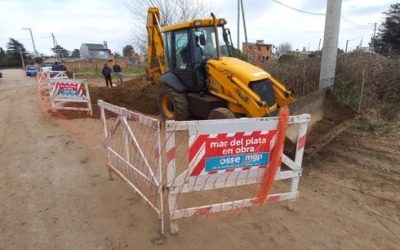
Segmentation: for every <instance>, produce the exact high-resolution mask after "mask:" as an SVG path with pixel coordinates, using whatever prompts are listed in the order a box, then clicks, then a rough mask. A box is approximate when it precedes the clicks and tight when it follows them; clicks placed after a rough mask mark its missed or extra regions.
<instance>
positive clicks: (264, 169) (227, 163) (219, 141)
mask: <svg viewBox="0 0 400 250" xmlns="http://www.w3.org/2000/svg"><path fill="white" fill-rule="evenodd" d="M98 106H99V107H100V111H101V118H102V123H103V128H104V148H105V150H106V152H107V155H108V167H109V169H110V170H112V171H113V172H115V173H116V174H117V175H118V176H120V177H121V178H122V179H123V180H124V181H125V182H126V183H128V185H129V186H130V187H132V188H133V189H134V190H135V191H136V192H137V193H138V194H139V195H140V196H141V197H142V198H143V199H144V200H145V201H146V202H147V203H148V204H149V206H150V207H151V208H152V209H153V210H154V211H155V212H156V213H157V215H158V217H159V219H160V223H161V233H163V232H164V214H163V213H164V212H163V211H166V216H168V217H169V221H170V230H171V233H177V232H178V225H177V219H179V218H183V217H191V216H199V215H209V214H213V213H216V214H218V213H221V212H224V211H225V212H229V211H236V210H239V209H241V208H245V207H251V206H255V205H257V206H263V205H264V204H268V203H272V202H276V201H283V200H288V201H289V208H291V209H292V208H293V202H294V201H295V200H296V198H297V197H298V196H299V191H298V184H299V180H300V176H301V173H302V159H303V153H304V146H305V141H306V133H307V125H308V122H309V120H310V115H308V114H304V115H297V116H288V114H287V112H286V115H285V116H281V117H268V118H243V119H230V120H207V121H166V122H161V121H159V120H158V119H156V118H152V117H149V116H146V115H143V114H140V113H137V112H132V111H129V110H127V109H125V108H121V107H118V106H115V105H111V104H109V103H106V102H103V101H98ZM283 109H284V108H283ZM283 109H282V110H283ZM286 111H287V110H286ZM283 117H284V119H283ZM282 121H284V123H282ZM282 124H285V125H282ZM287 126H289V127H292V129H291V132H293V131H294V130H296V131H297V138H298V139H297V144H296V147H295V148H293V152H292V153H293V155H292V156H293V158H290V157H289V156H287V155H285V154H284V153H283V152H282V151H283V150H282V148H283V144H284V140H285V133H286V127H287ZM161 131H163V132H165V134H164V133H163V134H161ZM164 136H165V137H164ZM161 142H163V144H161ZM162 145H164V147H162ZM162 157H165V161H163V160H162ZM163 164H164V165H163ZM281 180H287V181H286V182H282V181H281ZM279 181H281V182H279ZM276 182H279V183H276ZM289 182H290V183H289ZM272 183H274V187H277V189H271V187H272ZM275 183H276V184H275ZM255 186H261V187H260V188H258V190H254V187H255ZM232 189H234V190H235V191H234V192H231V193H229V190H232ZM271 190H272V191H271ZM219 191H222V192H223V193H222V194H221V192H219ZM210 192H216V193H214V195H211V194H210ZM237 193H240V195H241V196H240V197H238V198H237V197H236V196H235V195H236V194H237ZM223 194H226V195H223ZM164 196H165V197H168V199H167V201H166V204H164V202H163V197H164ZM165 205H166V206H167V207H168V209H164V206H165Z"/></svg>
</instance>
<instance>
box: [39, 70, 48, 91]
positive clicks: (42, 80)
mask: <svg viewBox="0 0 400 250" xmlns="http://www.w3.org/2000/svg"><path fill="white" fill-rule="evenodd" d="M36 78H37V82H38V90H39V92H41V91H43V90H48V87H49V86H48V82H49V81H48V79H47V73H46V72H44V71H39V72H37V74H36Z"/></svg>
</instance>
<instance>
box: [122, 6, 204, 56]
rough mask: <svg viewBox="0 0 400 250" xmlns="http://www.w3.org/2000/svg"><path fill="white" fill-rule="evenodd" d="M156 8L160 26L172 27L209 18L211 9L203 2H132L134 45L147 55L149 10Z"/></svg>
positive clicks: (130, 7)
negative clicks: (193, 20)
mask: <svg viewBox="0 0 400 250" xmlns="http://www.w3.org/2000/svg"><path fill="white" fill-rule="evenodd" d="M152 6H156V7H157V8H158V9H159V10H160V25H161V26H165V25H170V24H174V23H179V22H182V21H186V20H192V19H196V18H201V17H205V16H208V15H209V14H210V12H209V7H208V5H207V4H205V3H204V2H203V1H202V0H130V2H129V3H128V7H129V9H130V11H131V14H132V17H133V21H134V27H136V30H135V31H134V34H133V35H134V41H135V42H134V45H135V46H136V47H137V48H139V50H140V51H141V52H142V53H143V54H145V53H146V47H147V31H146V21H147V9H148V8H149V7H152Z"/></svg>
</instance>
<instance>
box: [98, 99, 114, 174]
mask: <svg viewBox="0 0 400 250" xmlns="http://www.w3.org/2000/svg"><path fill="white" fill-rule="evenodd" d="M102 103H103V101H102V100H99V101H98V102H97V104H98V105H99V107H100V117H101V122H102V124H103V135H104V142H103V143H105V140H106V138H107V137H108V128H107V120H106V119H107V117H106V112H105V110H104V107H103V106H101V104H102ZM103 146H104V149H105V150H106V151H107V165H106V167H107V168H108V176H109V178H110V181H112V180H113V177H112V170H111V166H110V165H111V161H110V153H109V152H108V149H107V148H106V147H107V145H105V144H104V145H103Z"/></svg>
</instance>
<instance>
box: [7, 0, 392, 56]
mask: <svg viewBox="0 0 400 250" xmlns="http://www.w3.org/2000/svg"><path fill="white" fill-rule="evenodd" d="M134 1H135V0H112V1H100V0H0V47H2V48H4V49H6V44H7V42H8V40H9V38H10V37H12V38H14V39H16V40H18V41H20V42H21V43H23V44H24V46H25V48H26V49H27V50H28V51H33V46H32V42H31V38H30V34H29V31H27V30H23V29H22V28H24V27H26V28H31V30H32V32H33V36H34V39H35V44H36V48H37V50H38V51H39V53H43V54H47V55H51V50H50V48H52V47H53V40H52V36H51V34H52V33H53V34H54V36H55V38H56V40H57V43H58V44H59V45H61V46H62V47H64V48H66V49H68V50H70V51H72V50H73V49H79V48H80V45H81V44H82V43H102V42H103V41H107V44H108V47H109V49H111V51H113V52H118V53H122V48H123V47H124V46H125V45H127V44H134V41H133V39H134V36H133V32H134V31H135V29H137V27H136V25H137V24H135V22H134V20H133V17H132V14H131V13H130V10H129V8H128V6H129V4H130V3H132V2H134ZM201 1H204V2H205V4H207V6H209V9H210V12H214V13H215V14H216V15H217V17H224V18H225V19H226V20H227V22H228V24H227V26H228V27H229V28H230V30H231V33H232V40H233V41H234V45H235V46H236V35H237V1H236V0H218V1H216V0H201ZM279 2H282V3H284V4H286V5H290V6H292V7H294V8H297V9H301V10H304V11H307V12H312V13H324V12H325V10H326V0H279ZM395 2H396V1H394V0H342V20H341V25H340V34H339V47H340V48H342V49H345V46H346V40H349V47H348V50H352V49H354V48H355V47H356V46H357V45H359V44H360V42H361V39H362V45H363V46H368V42H369V41H370V38H371V36H372V34H373V24H374V23H375V22H377V23H378V26H379V24H380V23H381V22H382V21H383V14H382V12H384V11H385V10H387V9H388V8H389V6H390V4H393V3H395ZM243 4H244V10H245V16H246V26H247V34H248V41H249V42H255V40H264V42H265V43H272V44H274V45H275V46H278V45H279V44H280V43H282V42H289V43H290V44H291V45H292V47H293V49H299V50H301V49H302V48H303V47H306V49H309V50H316V49H317V48H318V44H319V40H320V39H322V40H323V30H324V25H325V17H324V16H322V15H310V14H305V13H300V12H297V11H294V10H292V9H289V8H287V7H284V6H282V5H279V4H278V3H276V2H274V1H272V0H243ZM133 6H134V5H133ZM241 25H242V24H241ZM240 31H241V32H240V38H241V42H243V41H244V33H243V25H242V27H241V28H240ZM321 46H322V45H321Z"/></svg>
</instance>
